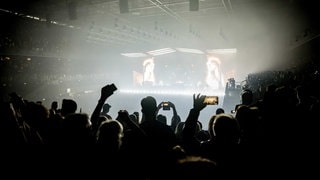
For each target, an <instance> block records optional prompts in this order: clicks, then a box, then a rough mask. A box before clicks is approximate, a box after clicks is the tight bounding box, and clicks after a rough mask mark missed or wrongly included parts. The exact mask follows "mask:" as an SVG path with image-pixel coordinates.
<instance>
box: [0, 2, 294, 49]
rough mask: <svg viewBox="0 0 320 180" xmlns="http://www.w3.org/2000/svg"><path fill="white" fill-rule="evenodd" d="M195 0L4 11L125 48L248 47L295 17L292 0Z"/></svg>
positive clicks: (38, 5) (9, 6) (16, 6)
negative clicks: (193, 8)
mask: <svg viewBox="0 0 320 180" xmlns="http://www.w3.org/2000/svg"><path fill="white" fill-rule="evenodd" d="M191 1H192V0H191ZM191 1H190V0H128V1H123V0H42V1H40V0H33V1H22V2H21V1H18V0H11V1H8V2H7V3H2V2H1V4H2V5H1V9H2V10H9V11H10V12H11V13H15V12H17V13H19V14H22V15H23V16H28V17H29V18H30V17H31V18H32V17H36V18H38V20H39V21H43V22H44V23H48V22H49V23H50V24H52V25H56V26H64V27H66V28H70V29H74V31H75V32H76V33H77V34H78V35H79V37H77V38H80V39H83V40H85V41H86V42H88V43H91V44H96V45H99V46H105V47H107V48H124V49H127V52H135V51H139V50H141V49H142V51H150V50H153V49H159V48H166V47H173V48H175V47H182V48H194V49H201V50H205V49H214V48H237V47H239V46H246V45H247V46H249V45H250V44H252V43H251V42H250V39H251V40H252V39H257V40H258V41H259V40H260V38H259V37H258V36H262V35H263V33H270V32H269V31H272V28H270V27H272V26H278V27H279V26H280V29H281V26H283V27H282V28H283V29H285V30H286V28H287V29H289V28H290V27H288V26H287V25H288V24H283V25H281V22H282V21H286V22H291V21H294V20H293V19H294V18H293V17H292V16H290V13H288V11H286V10H287V9H288V7H290V6H291V4H292V2H293V1H292V0H285V1H277V0H199V1H198V2H199V4H198V5H199V6H198V8H197V7H196V9H195V10H191V9H190V8H192V7H193V6H192V5H191V4H192V2H191ZM123 2H124V5H123V4H122V3H123ZM126 3H127V7H126ZM123 10H124V11H125V12H121V11H123ZM279 13H280V14H279ZM253 26H254V27H253ZM270 29H271V30H270ZM268 30H269V31H268ZM273 31H274V30H273ZM271 33H275V32H271ZM80 36H81V37H80Z"/></svg>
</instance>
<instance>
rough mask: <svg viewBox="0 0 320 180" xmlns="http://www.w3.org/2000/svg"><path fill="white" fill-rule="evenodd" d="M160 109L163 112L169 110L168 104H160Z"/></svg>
mask: <svg viewBox="0 0 320 180" xmlns="http://www.w3.org/2000/svg"><path fill="white" fill-rule="evenodd" d="M162 109H163V110H164V111H168V110H170V105H169V102H162Z"/></svg>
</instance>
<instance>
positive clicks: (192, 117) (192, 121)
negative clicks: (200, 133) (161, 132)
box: [182, 94, 207, 141]
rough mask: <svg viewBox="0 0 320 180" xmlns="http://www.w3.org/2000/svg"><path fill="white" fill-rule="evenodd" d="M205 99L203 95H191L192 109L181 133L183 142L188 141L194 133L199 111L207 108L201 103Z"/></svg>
mask: <svg viewBox="0 0 320 180" xmlns="http://www.w3.org/2000/svg"><path fill="white" fill-rule="evenodd" d="M205 97H206V96H205V95H200V94H198V95H197V96H196V95H195V94H193V108H192V109H190V112H189V115H188V117H187V119H186V122H185V127H184V128H183V131H182V133H183V139H184V141H190V140H191V139H192V137H194V135H195V133H196V127H197V121H198V118H199V115H200V111H201V110H202V109H204V108H205V107H206V106H207V104H205V103H204V102H203V101H204V99H205Z"/></svg>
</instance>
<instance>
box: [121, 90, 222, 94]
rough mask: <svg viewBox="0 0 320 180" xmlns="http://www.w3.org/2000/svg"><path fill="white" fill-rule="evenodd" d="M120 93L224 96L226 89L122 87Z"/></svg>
mask: <svg viewBox="0 0 320 180" xmlns="http://www.w3.org/2000/svg"><path fill="white" fill-rule="evenodd" d="M120 93H124V94H158V95H178V96H192V95H193V94H199V93H200V94H203V95H215V96H224V95H225V93H224V91H218V90H214V91H213V90H205V91H197V90H147V89H143V90H137V89H120Z"/></svg>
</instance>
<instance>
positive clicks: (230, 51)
mask: <svg viewBox="0 0 320 180" xmlns="http://www.w3.org/2000/svg"><path fill="white" fill-rule="evenodd" d="M207 53H214V54H234V53H237V49H236V48H232V49H209V50H207Z"/></svg>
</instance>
